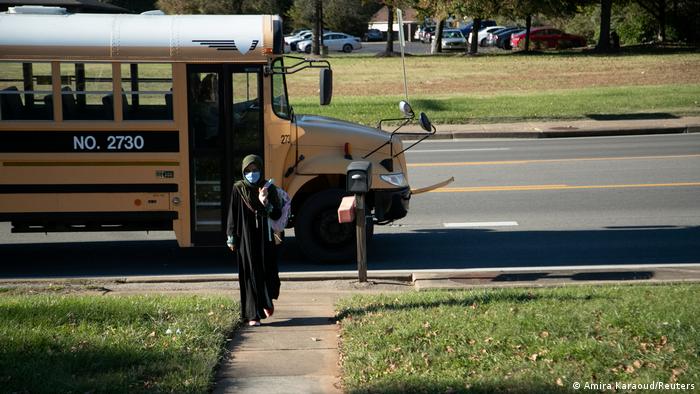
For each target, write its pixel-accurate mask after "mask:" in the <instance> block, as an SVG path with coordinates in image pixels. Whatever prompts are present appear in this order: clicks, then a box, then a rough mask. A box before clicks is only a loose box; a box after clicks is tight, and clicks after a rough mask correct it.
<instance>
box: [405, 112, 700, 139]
mask: <svg viewBox="0 0 700 394" xmlns="http://www.w3.org/2000/svg"><path fill="white" fill-rule="evenodd" d="M602 123H605V122H604V121H603V122H602ZM437 127H438V129H442V130H438V132H437V133H435V135H433V136H431V137H430V139H431V140H451V139H458V138H460V139H469V138H523V139H525V138H531V139H539V138H572V137H610V136H628V135H652V134H687V133H700V123H698V122H697V118H689V119H688V122H685V123H683V121H682V120H680V121H678V120H676V121H670V122H668V123H662V124H659V122H654V121H650V122H644V121H630V122H622V121H620V122H616V123H615V124H607V125H601V124H599V123H598V122H595V121H587V120H584V121H571V122H538V123H527V122H526V123H520V124H485V125H442V126H440V125H438V126H437ZM406 129H407V130H406V131H411V132H416V133H419V132H420V130H419V129H416V128H415V127H413V126H411V127H407V128H406ZM417 137H420V134H416V135H403V136H400V138H401V139H402V140H404V141H410V140H416V139H417Z"/></svg>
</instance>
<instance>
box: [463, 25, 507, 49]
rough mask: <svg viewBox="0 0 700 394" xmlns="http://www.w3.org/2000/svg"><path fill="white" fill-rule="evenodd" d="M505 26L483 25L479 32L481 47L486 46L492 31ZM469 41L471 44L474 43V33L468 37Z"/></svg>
mask: <svg viewBox="0 0 700 394" xmlns="http://www.w3.org/2000/svg"><path fill="white" fill-rule="evenodd" d="M504 27H505V26H487V27H482V28H481V30H479V34H477V38H478V39H477V41H478V43H479V46H480V47H483V46H486V39H487V38H488V35H489V33H491V32H492V31H496V30H499V29H502V28H504ZM467 42H469V43H470V44H471V43H472V35H471V34H470V35H469V37H468V38H467Z"/></svg>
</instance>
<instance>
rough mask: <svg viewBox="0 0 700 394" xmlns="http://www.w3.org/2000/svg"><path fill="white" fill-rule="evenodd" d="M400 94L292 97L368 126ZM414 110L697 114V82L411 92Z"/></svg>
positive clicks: (575, 115)
mask: <svg viewBox="0 0 700 394" xmlns="http://www.w3.org/2000/svg"><path fill="white" fill-rule="evenodd" d="M400 100H403V97H402V96H347V97H337V98H334V99H333V103H332V104H331V105H329V106H325V107H321V106H319V105H318V98H305V99H300V100H299V99H298V100H293V101H292V104H293V106H294V111H295V112H296V113H298V114H315V115H324V116H330V117H334V118H340V119H344V120H348V121H351V122H356V123H362V124H365V125H371V126H374V125H376V124H377V121H379V120H380V119H391V118H396V117H399V116H400V113H399V110H398V102H399V101H400ZM411 103H412V106H413V109H414V111H415V112H416V113H418V112H421V111H423V112H425V113H426V114H428V116H429V117H430V119H431V120H432V121H433V122H434V123H435V124H436V125H438V126H439V125H440V124H466V123H509V122H521V121H535V120H577V119H578V120H580V119H590V118H591V115H593V116H595V115H610V117H611V118H615V116H617V115H626V114H640V115H641V114H645V115H648V116H649V117H651V118H653V117H655V116H658V117H661V118H664V117H669V116H700V84H697V85H674V86H628V87H604V88H585V89H575V90H563V91H547V92H526V93H500V94H498V93H494V94H490V95H485V94H479V95H476V94H473V95H458V94H453V95H435V96H426V95H420V96H419V95H416V96H414V97H413V98H412V100H411Z"/></svg>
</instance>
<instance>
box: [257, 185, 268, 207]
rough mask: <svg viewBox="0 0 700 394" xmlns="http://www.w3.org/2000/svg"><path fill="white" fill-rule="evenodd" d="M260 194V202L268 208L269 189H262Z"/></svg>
mask: <svg viewBox="0 0 700 394" xmlns="http://www.w3.org/2000/svg"><path fill="white" fill-rule="evenodd" d="M258 192H259V194H258V200H260V202H261V203H262V205H263V206H267V188H266V187H261V188H260V189H259V190H258Z"/></svg>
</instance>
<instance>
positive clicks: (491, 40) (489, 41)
mask: <svg viewBox="0 0 700 394" xmlns="http://www.w3.org/2000/svg"><path fill="white" fill-rule="evenodd" d="M510 29H513V28H512V27H502V28H500V29H497V30H494V31H492V32H490V33H489V34H487V35H486V44H485V46H487V47H492V46H496V35H497V34H499V33H501V32H502V31H505V30H510Z"/></svg>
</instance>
